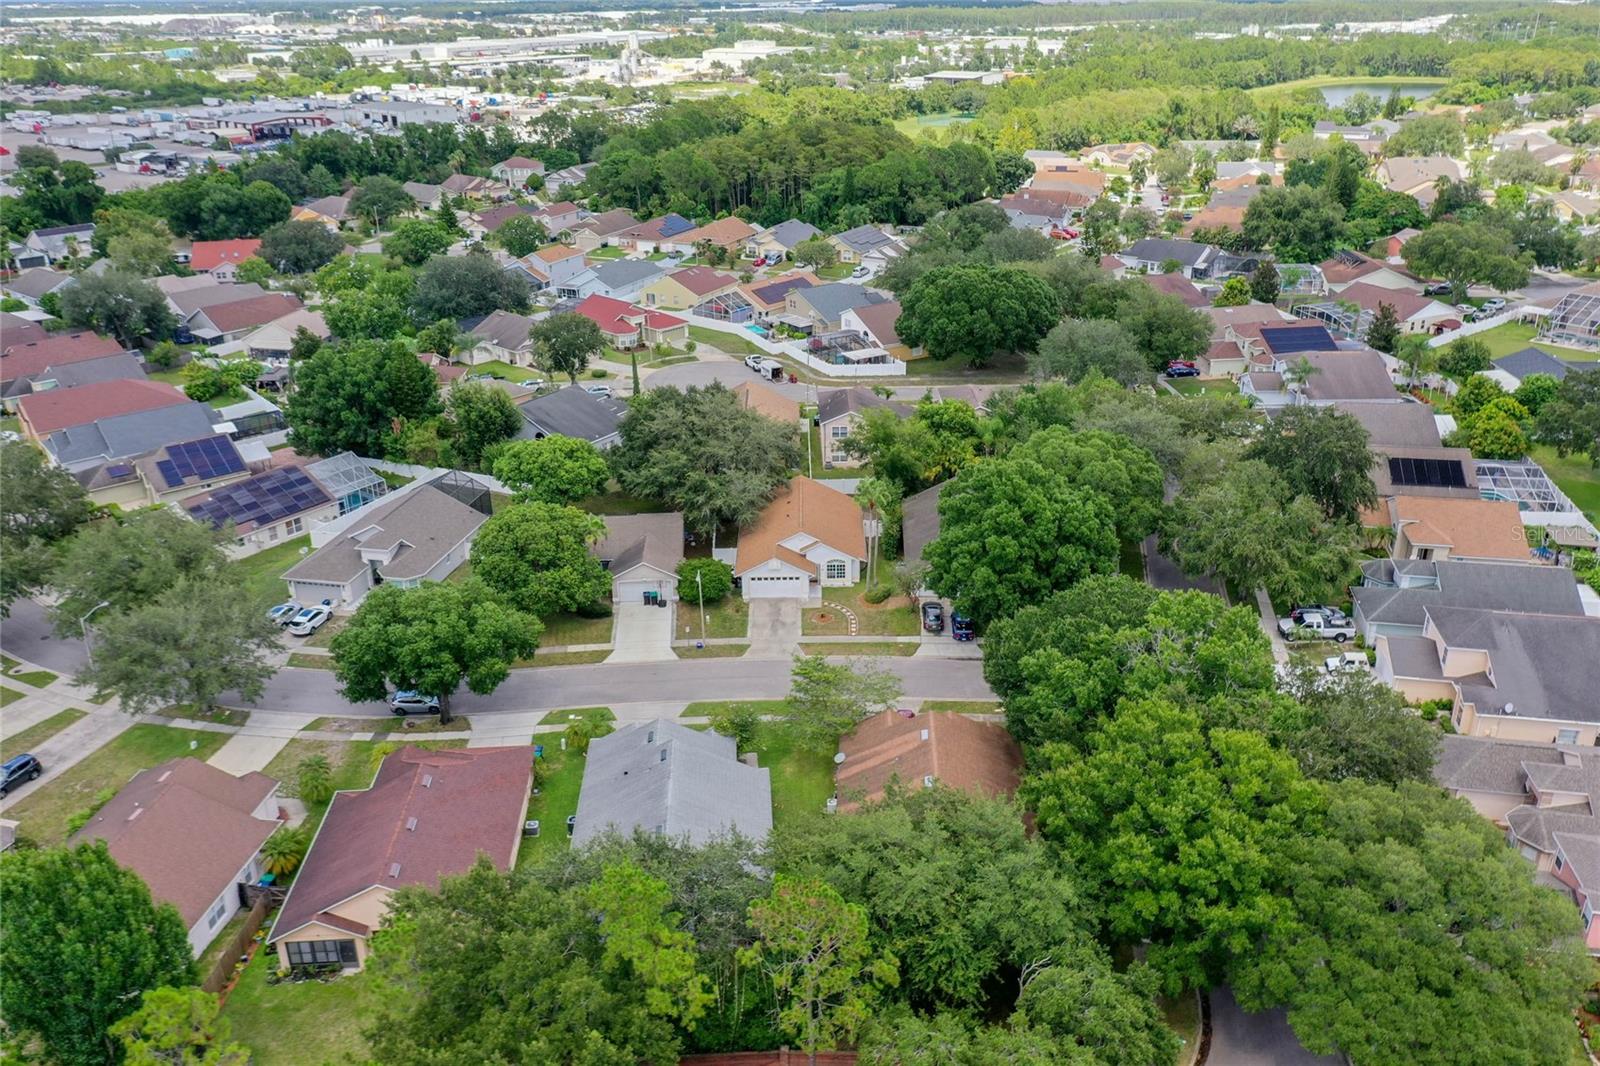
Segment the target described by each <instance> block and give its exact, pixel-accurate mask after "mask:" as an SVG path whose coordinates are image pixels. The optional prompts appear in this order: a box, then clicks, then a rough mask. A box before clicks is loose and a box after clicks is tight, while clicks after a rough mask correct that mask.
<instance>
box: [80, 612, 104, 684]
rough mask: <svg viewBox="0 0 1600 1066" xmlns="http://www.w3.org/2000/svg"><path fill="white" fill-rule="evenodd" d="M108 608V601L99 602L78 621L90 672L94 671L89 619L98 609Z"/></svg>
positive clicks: (92, 643)
mask: <svg viewBox="0 0 1600 1066" xmlns="http://www.w3.org/2000/svg"><path fill="white" fill-rule="evenodd" d="M110 606H111V601H110V600H101V601H100V602H99V603H97V604H95V605H94V606H93V607H91V608H89V613H88V614H86V615H84V616H83V617H82V618H80V619H78V628H79V629H81V630H82V631H83V647H84V651H85V653H86V654H87V655H88V656H89V669H91V670H93V669H94V641H93V640H91V639H90V638H89V619H91V618H93V617H94V613H95V612H96V611H98V610H99V609H100V608H102V607H110Z"/></svg>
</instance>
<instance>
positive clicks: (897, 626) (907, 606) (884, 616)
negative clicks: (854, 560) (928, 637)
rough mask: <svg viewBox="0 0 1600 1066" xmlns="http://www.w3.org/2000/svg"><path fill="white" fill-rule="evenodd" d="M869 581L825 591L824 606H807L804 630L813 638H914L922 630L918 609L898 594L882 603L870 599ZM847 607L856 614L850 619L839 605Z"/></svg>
mask: <svg viewBox="0 0 1600 1066" xmlns="http://www.w3.org/2000/svg"><path fill="white" fill-rule="evenodd" d="M866 591H867V583H866V582H865V581H858V582H856V583H855V584H854V585H850V586H849V587H839V588H825V589H823V590H822V606H821V607H811V608H807V609H806V612H805V614H804V616H803V618H802V619H801V625H800V631H801V632H802V633H804V634H805V635H806V636H811V637H849V636H857V637H910V636H915V635H916V634H917V633H919V632H921V629H922V626H921V624H920V623H919V622H918V621H917V609H916V607H915V606H914V605H913V604H912V603H911V600H910V599H908V598H907V597H905V596H900V595H894V596H890V597H889V598H888V599H886V600H884V601H883V602H882V603H868V602H867V601H866V598H865V597H866ZM836 604H837V605H839V606H843V607H846V608H848V609H849V610H850V612H851V613H852V614H854V615H855V617H856V628H855V630H854V631H853V632H852V631H851V629H850V621H849V619H848V618H847V617H846V616H845V615H844V613H843V612H841V611H840V610H839V609H838V607H836V606H835V605H836Z"/></svg>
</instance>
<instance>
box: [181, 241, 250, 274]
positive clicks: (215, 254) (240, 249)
mask: <svg viewBox="0 0 1600 1066" xmlns="http://www.w3.org/2000/svg"><path fill="white" fill-rule="evenodd" d="M260 247H261V240H260V238H257V237H244V238H241V239H239V240H234V241H195V242H194V244H193V245H192V246H191V247H190V249H189V266H190V268H191V269H193V270H195V271H196V272H204V271H207V270H214V269H216V268H217V267H219V266H221V265H222V264H223V263H242V262H244V261H245V260H246V259H249V258H250V257H251V256H253V255H255V254H256V252H257V250H259V249H260Z"/></svg>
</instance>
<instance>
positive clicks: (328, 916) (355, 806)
mask: <svg viewBox="0 0 1600 1066" xmlns="http://www.w3.org/2000/svg"><path fill="white" fill-rule="evenodd" d="M532 789H533V748H532V746H530V745H526V744H524V745H520V746H517V747H502V748H457V749H453V750H442V751H424V750H423V749H421V748H414V747H409V746H407V747H404V748H401V749H400V750H399V751H396V752H394V753H393V754H391V755H389V756H388V757H386V758H385V759H384V760H383V765H382V766H380V767H379V768H378V773H377V776H376V777H375V778H373V781H372V784H371V785H370V786H369V787H367V788H364V789H352V790H341V791H339V792H336V793H334V796H333V802H332V803H331V804H330V805H329V806H328V813H327V815H326V816H324V817H323V819H322V824H321V826H319V827H318V829H317V835H316V837H315V838H314V839H313V840H312V842H311V848H310V850H309V851H307V852H306V857H305V861H304V862H302V863H301V865H300V869H299V872H298V873H296V874H295V879H294V884H293V885H292V886H291V887H290V889H289V895H288V898H286V899H285V900H284V901H283V908H282V910H280V911H279V912H278V917H277V920H276V921H274V922H273V924H272V934H271V935H270V936H269V937H268V938H267V946H268V947H269V948H275V949H276V950H277V952H278V967H279V969H283V970H288V969H292V968H294V967H297V966H300V967H310V966H329V965H337V966H340V967H341V968H343V969H346V970H356V969H360V968H361V967H362V966H363V965H365V964H366V960H367V951H368V947H367V945H368V942H369V940H370V939H371V937H372V934H373V933H374V932H375V931H377V929H378V927H379V926H381V925H382V924H383V920H384V918H385V916H386V915H387V914H388V910H389V900H390V898H391V897H392V896H393V895H394V893H395V891H396V890H397V889H400V888H404V887H406V886H413V885H421V886H423V887H425V888H437V887H438V885H439V882H440V880H442V879H443V878H446V877H454V876H456V875H459V874H464V873H466V872H467V871H468V870H469V869H471V867H472V866H473V864H474V863H476V862H477V861H478V860H479V859H480V858H484V857H487V858H488V860H489V861H490V862H491V863H493V864H494V866H495V868H496V869H499V870H501V871H506V870H510V869H511V867H512V866H513V865H514V864H515V862H516V858H517V849H518V847H519V846H520V845H521V842H522V823H523V816H524V815H525V814H526V813H527V809H528V794H529V792H531V791H532ZM551 828H552V831H559V830H555V829H554V827H551Z"/></svg>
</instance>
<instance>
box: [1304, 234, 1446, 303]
mask: <svg viewBox="0 0 1600 1066" xmlns="http://www.w3.org/2000/svg"><path fill="white" fill-rule="evenodd" d="M1401 232H1402V233H1403V232H1405V231H1403V230H1402V231H1401ZM1413 232H1416V231H1413ZM1395 236H1396V237H1398V236H1399V234H1395ZM1392 239H1393V238H1391V240H1392ZM1402 243H1404V242H1402ZM1395 254H1396V255H1398V254H1399V253H1398V252H1396V253H1395ZM1317 269H1318V270H1320V271H1321V272H1322V279H1323V282H1324V284H1325V286H1326V287H1327V289H1329V290H1330V291H1332V292H1343V291H1344V290H1345V289H1346V288H1348V287H1349V286H1351V285H1353V284H1355V283H1356V282H1361V283H1362V284H1364V285H1368V286H1371V287H1374V288H1379V289H1393V290H1398V291H1401V292H1410V293H1421V292H1422V282H1421V281H1420V280H1418V279H1417V278H1416V277H1415V276H1413V275H1412V274H1411V273H1409V272H1408V271H1406V269H1405V268H1404V267H1397V266H1394V265H1391V264H1389V263H1385V262H1384V261H1383V260H1381V259H1374V258H1372V257H1371V256H1367V255H1362V254H1361V253H1360V252H1353V251H1350V250H1349V249H1341V250H1340V251H1337V252H1335V253H1333V255H1331V256H1329V257H1328V258H1327V259H1324V260H1323V261H1322V262H1320V263H1318V264H1317Z"/></svg>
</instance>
